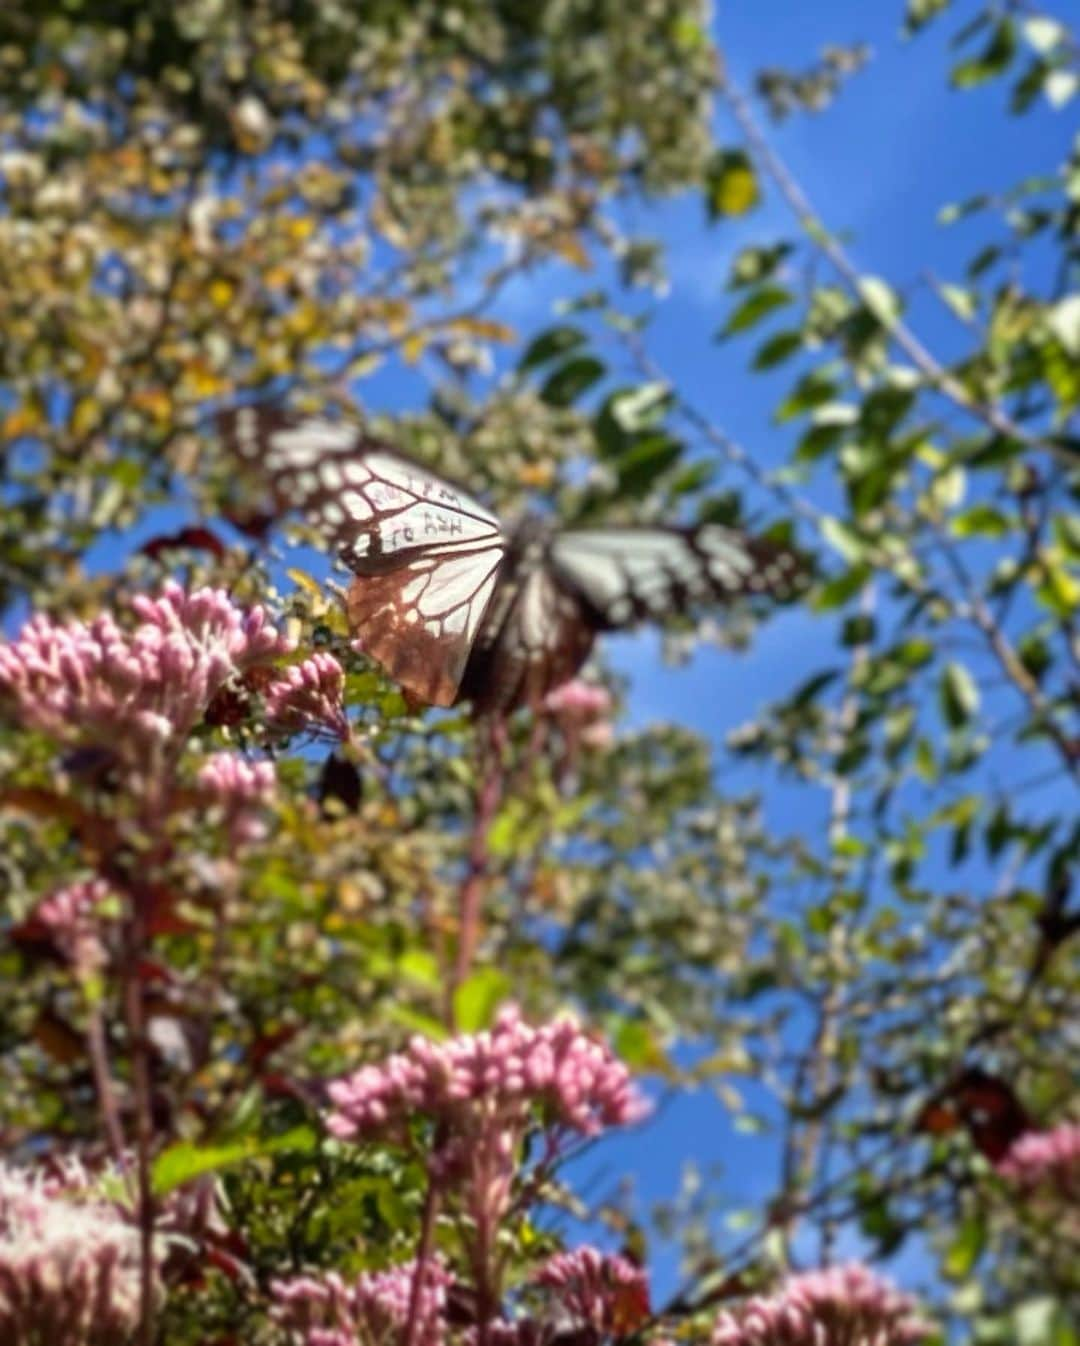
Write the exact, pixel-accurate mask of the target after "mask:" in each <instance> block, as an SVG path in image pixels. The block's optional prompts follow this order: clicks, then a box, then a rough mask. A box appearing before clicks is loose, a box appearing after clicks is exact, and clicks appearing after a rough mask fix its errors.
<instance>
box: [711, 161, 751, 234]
mask: <svg viewBox="0 0 1080 1346" xmlns="http://www.w3.org/2000/svg"><path fill="white" fill-rule="evenodd" d="M760 198H761V190H760V188H759V187H758V181H757V176H756V174H755V173H754V166H753V164H752V163H751V162H750V158H749V156H748V155H747V153H746V151H745V150H717V151H716V153H715V154H714V155H713V157H712V160H711V161H710V163H709V166H708V168H707V169H706V170H705V207H706V210H707V211H708V214H709V218H710V219H711V220H715V219H718V218H719V217H721V216H732V215H745V214H746V212H747V211H748V210H752V209H753V207H754V206H756V205H757V203H758V201H759V200H760Z"/></svg>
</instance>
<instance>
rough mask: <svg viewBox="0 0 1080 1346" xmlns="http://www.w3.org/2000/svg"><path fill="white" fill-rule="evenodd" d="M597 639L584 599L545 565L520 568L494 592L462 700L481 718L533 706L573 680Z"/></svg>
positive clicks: (467, 671)
mask: <svg viewBox="0 0 1080 1346" xmlns="http://www.w3.org/2000/svg"><path fill="white" fill-rule="evenodd" d="M595 634H596V632H595V626H594V624H593V622H592V621H591V619H590V616H589V613H588V612H587V611H586V609H585V607H584V605H583V604H582V601H581V600H580V598H578V596H577V595H576V594H574V593H572V592H571V591H570V590H568V589H567V588H566V587H565V586H564V585H563V584H562V583H561V582H560V580H559V577H558V575H557V574H556V573H555V572H554V571H553V570H552V568H551V567H550V566H549V565H548V564H547V563H546V562H538V563H536V564H532V565H525V566H520V567H518V568H517V569H516V572H515V573H514V574H512V575H511V576H509V577H508V578H507V580H506V582H505V583H503V584H500V586H499V588H498V590H497V591H496V594H495V598H494V600H493V602H492V605H491V608H490V610H489V612H488V615H487V617H486V618H485V620H484V622H483V626H482V628H481V631H480V635H479V638H478V639H477V641H476V643H475V645H474V647H473V651H472V655H471V657H470V659H469V663H468V667H467V669H466V672H465V676H464V679H463V681H462V686H461V695H462V697H463V698H465V699H468V700H470V701H471V702H472V703H473V707H474V709H475V710H476V711H477V712H478V713H480V714H483V713H486V712H489V711H501V712H506V711H509V710H512V709H514V708H515V707H517V706H524V705H529V706H534V707H535V706H537V705H538V704H539V703H540V702H541V701H542V700H543V699H544V697H545V696H546V695H547V693H548V692H550V691H551V689H552V688H553V687H557V686H558V685H559V684H560V683H562V682H566V681H567V679H568V678H572V677H573V676H574V674H575V673H576V672H577V671H578V669H579V668H580V667H581V665H582V664H583V663H584V662H585V659H586V657H587V655H588V653H589V650H590V649H591V648H592V645H593V640H594V639H595Z"/></svg>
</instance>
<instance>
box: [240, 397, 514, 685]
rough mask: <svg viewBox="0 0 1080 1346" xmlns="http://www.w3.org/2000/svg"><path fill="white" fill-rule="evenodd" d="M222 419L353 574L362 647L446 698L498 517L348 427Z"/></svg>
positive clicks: (473, 623) (479, 609)
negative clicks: (321, 534) (322, 535)
mask: <svg viewBox="0 0 1080 1346" xmlns="http://www.w3.org/2000/svg"><path fill="white" fill-rule="evenodd" d="M221 425H222V432H223V435H224V437H225V439H226V442H227V444H228V445H229V446H230V447H231V448H232V450H233V452H234V453H235V454H236V456H237V457H238V458H239V459H240V460H241V461H244V462H247V463H250V464H251V465H252V466H254V467H256V468H257V469H258V471H259V473H260V474H261V475H262V476H263V478H264V479H265V480H266V481H267V482H268V484H269V487H270V490H271V492H272V494H273V497H274V503H275V505H276V507H277V508H278V509H279V510H280V511H282V512H286V511H289V510H293V509H295V510H299V511H300V512H301V513H302V514H303V515H304V516H305V517H306V518H307V519H308V520H309V521H310V522H311V523H312V524H314V526H315V527H316V528H318V530H319V531H320V532H321V533H323V534H324V535H325V536H326V538H327V540H328V542H329V543H330V545H331V546H333V547H334V548H335V550H336V551H337V552H338V554H339V555H340V557H341V559H342V560H343V561H344V563H345V564H346V565H347V566H348V567H349V569H350V570H352V571H353V573H354V575H355V576H356V578H355V579H354V580H353V581H352V583H351V585H350V586H349V591H348V594H347V597H346V609H347V611H348V614H349V619H350V622H351V624H352V626H353V628H354V629H355V630H356V632H357V633H358V635H359V637H360V640H361V643H362V646H363V648H364V650H365V652H366V653H368V654H370V655H371V656H372V658H374V659H375V660H376V661H377V662H378V663H380V664H382V666H383V667H384V668H385V669H386V671H387V672H388V673H389V674H390V675H391V676H392V677H393V678H395V679H396V680H397V681H398V682H399V683H401V685H402V686H403V687H404V688H405V689H406V690H407V691H409V692H411V693H413V695H415V696H417V697H420V698H422V699H423V700H425V701H429V702H432V703H434V704H435V705H450V704H451V703H452V702H453V701H454V700H455V699H456V698H457V696H458V688H459V684H460V682H461V678H462V675H463V673H464V671H465V667H466V664H467V663H468V659H469V654H470V652H471V648H472V642H473V641H474V639H475V638H476V635H477V632H478V631H479V629H480V625H481V622H482V621H483V617H484V613H485V611H486V609H487V607H488V604H489V603H490V601H491V597H492V594H493V593H494V591H495V585H496V580H497V578H498V575H499V571H500V567H501V566H502V563H503V561H504V559H505V555H506V539H505V537H504V536H503V532H502V527H501V525H500V523H499V520H498V518H497V517H496V516H495V515H494V514H492V513H490V512H489V511H488V510H486V509H485V508H484V507H483V506H482V505H480V504H479V503H478V502H477V501H476V500H474V499H473V498H472V496H470V495H469V493H468V492H467V491H465V490H464V489H463V488H461V487H459V486H456V485H454V484H452V483H451V482H448V481H446V480H445V479H444V478H442V477H440V476H437V475H436V474H435V473H433V472H431V471H429V470H428V469H427V468H426V467H423V466H422V465H421V464H420V463H416V462H414V461H413V460H412V459H410V458H408V457H406V456H405V455H404V454H401V453H398V452H397V451H396V450H394V449H391V448H389V447H388V446H387V445H386V444H384V443H382V442H381V441H380V440H376V439H373V438H371V437H370V436H368V435H367V434H366V433H365V432H364V431H363V430H361V429H360V428H359V427H357V426H355V425H352V424H349V423H346V422H338V421H330V420H326V419H323V418H319V417H304V418H297V417H292V416H288V415H286V414H283V413H280V412H276V411H267V410H264V409H260V408H252V407H246V408H242V409H240V410H238V411H234V412H230V413H228V414H227V415H226V416H225V417H223V418H222V422H221Z"/></svg>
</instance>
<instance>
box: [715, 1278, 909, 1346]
mask: <svg viewBox="0 0 1080 1346" xmlns="http://www.w3.org/2000/svg"><path fill="white" fill-rule="evenodd" d="M932 1331H933V1328H932V1326H931V1324H930V1323H928V1322H927V1321H926V1320H925V1319H923V1318H921V1317H920V1316H919V1313H918V1305H917V1304H916V1302H915V1300H914V1299H912V1298H911V1296H910V1295H905V1294H902V1293H901V1292H900V1291H899V1290H897V1289H896V1288H895V1286H893V1285H892V1284H891V1283H890V1282H889V1281H887V1280H884V1279H882V1278H881V1277H879V1276H876V1275H875V1274H874V1273H873V1272H872V1271H871V1270H870V1269H869V1268H868V1267H864V1266H861V1265H859V1264H858V1263H854V1262H853V1263H849V1264H848V1265H846V1266H839V1267H830V1268H827V1269H825V1270H822V1271H808V1272H805V1273H803V1274H802V1275H798V1276H791V1277H789V1278H788V1280H786V1281H785V1282H784V1283H783V1285H782V1286H781V1287H780V1289H779V1291H778V1292H777V1293H775V1294H772V1295H755V1296H754V1297H753V1298H751V1299H748V1300H747V1301H746V1302H745V1303H744V1304H742V1305H740V1306H739V1307H738V1308H737V1309H729V1310H725V1312H723V1313H721V1314H720V1316H719V1317H718V1318H717V1319H716V1322H715V1323H714V1324H713V1330H712V1335H711V1337H710V1343H711V1346H911V1344H912V1343H916V1342H920V1341H924V1340H925V1339H926V1338H927V1337H928V1336H930V1335H931V1334H932Z"/></svg>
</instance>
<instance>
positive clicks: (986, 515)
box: [949, 505, 1016, 538]
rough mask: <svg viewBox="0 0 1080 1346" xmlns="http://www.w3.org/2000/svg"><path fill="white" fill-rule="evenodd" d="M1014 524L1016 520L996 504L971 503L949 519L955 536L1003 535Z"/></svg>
mask: <svg viewBox="0 0 1080 1346" xmlns="http://www.w3.org/2000/svg"><path fill="white" fill-rule="evenodd" d="M1015 526H1016V521H1015V519H1014V518H1011V517H1010V516H1009V515H1007V514H1005V512H1004V511H1003V510H1000V509H998V507H997V506H996V505H972V506H971V508H970V509H966V510H964V511H963V513H961V514H955V515H953V517H952V518H951V519H950V521H949V528H950V530H951V532H952V533H953V535H954V536H956V537H990V538H1002V537H1005V536H1006V535H1007V534H1008V533H1009V532H1011V531H1012V529H1013V528H1014V527H1015Z"/></svg>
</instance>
